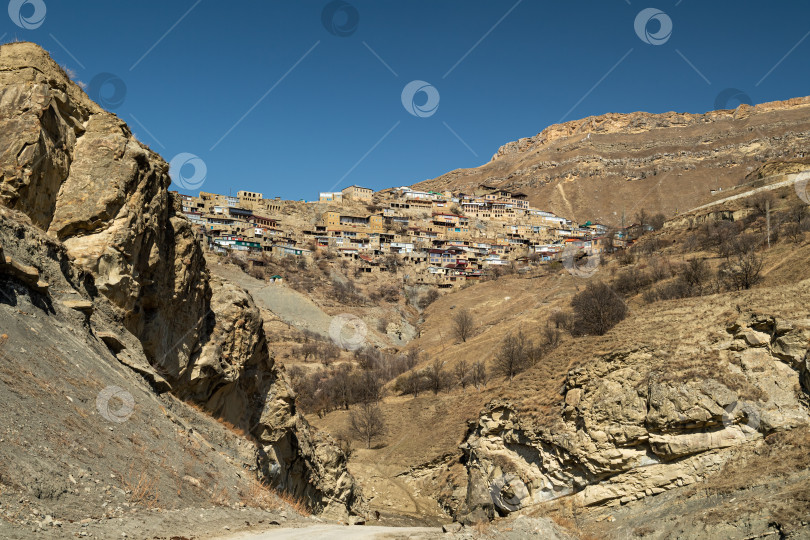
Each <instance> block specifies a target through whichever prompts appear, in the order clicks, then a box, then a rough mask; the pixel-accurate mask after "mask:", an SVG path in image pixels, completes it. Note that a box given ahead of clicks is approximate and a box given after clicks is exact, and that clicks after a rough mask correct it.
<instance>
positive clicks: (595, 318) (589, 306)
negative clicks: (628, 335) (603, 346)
mask: <svg viewBox="0 0 810 540" xmlns="http://www.w3.org/2000/svg"><path fill="white" fill-rule="evenodd" d="M571 307H572V308H573V309H574V331H575V333H576V334H579V335H584V334H593V335H597V336H602V335H604V334H605V333H606V332H607V331H608V330H610V329H611V328H613V327H614V326H616V325H617V324H618V323H619V322H621V321H622V320H624V318H625V317H626V316H627V306H626V305H625V303H624V301H623V300H622V299H621V298H620V297H619V295H618V294H616V292H615V291H614V290H613V289H612V288H611V287H610V286H609V285H607V284H605V283H602V282H601V281H600V282H596V283H589V284H588V285H587V286H586V287H585V290H584V291H582V292H580V293H578V294H577V295H576V296H574V298H573V299H572V300H571Z"/></svg>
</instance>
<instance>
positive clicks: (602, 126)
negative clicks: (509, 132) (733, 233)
mask: <svg viewBox="0 0 810 540" xmlns="http://www.w3.org/2000/svg"><path fill="white" fill-rule="evenodd" d="M809 137H810V99H808V98H796V99H791V100H788V101H781V102H773V103H764V104H761V105H757V106H755V107H750V106H747V105H742V106H740V107H739V108H738V109H736V110H725V111H712V112H708V113H705V114H687V113H675V112H670V113H664V114H649V113H643V112H637V113H632V114H606V115H602V116H592V117H588V118H584V119H582V120H575V121H571V122H566V123H564V124H559V125H553V126H550V127H548V128H546V129H545V130H543V131H542V132H541V133H539V134H538V135H536V136H534V137H528V138H524V139H520V140H518V141H515V142H511V143H509V144H506V145H504V146H502V147H501V148H500V149H498V152H497V153H496V154H495V155H494V156H493V158H492V160H491V161H490V162H489V163H487V164H486V165H483V166H481V167H477V168H474V169H458V170H455V171H452V172H449V173H447V174H444V175H442V176H439V177H438V178H434V179H433V180H427V181H425V182H420V183H418V184H416V187H418V188H420V189H431V190H445V189H457V190H464V191H468V192H472V191H474V190H475V189H477V188H478V187H479V186H480V185H482V184H483V185H487V186H491V187H495V188H498V189H507V190H509V191H512V192H516V191H520V192H524V193H526V194H527V195H528V196H529V200H530V201H531V203H532V205H533V206H535V207H539V208H544V209H546V210H549V211H552V212H555V213H556V214H558V215H561V216H567V217H568V218H570V219H574V220H577V221H579V222H585V221H587V220H591V221H599V222H603V223H608V224H613V225H619V224H621V219H622V212H625V214H626V216H627V217H626V219H627V224H629V223H630V222H632V220H633V219H634V216H635V213H636V212H638V211H639V210H640V209H641V208H644V209H646V210H647V211H648V212H651V213H657V212H663V213H664V214H665V215H667V216H668V217H669V216H673V215H674V214H675V213H676V212H684V211H686V210H689V209H691V208H694V207H697V206H699V205H701V204H703V203H705V202H708V201H709V200H711V199H712V197H713V196H714V193H713V191H716V190H727V189H729V188H732V187H734V186H736V185H738V184H740V183H742V182H744V181H745V179H746V177H747V176H748V175H749V174H751V173H755V172H756V171H757V170H758V169H759V168H760V166H762V165H763V164H765V163H766V162H768V161H770V160H785V159H803V158H805V157H806V155H807V154H806V152H807V146H808V138H809Z"/></svg>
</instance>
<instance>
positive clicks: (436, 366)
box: [427, 358, 445, 394]
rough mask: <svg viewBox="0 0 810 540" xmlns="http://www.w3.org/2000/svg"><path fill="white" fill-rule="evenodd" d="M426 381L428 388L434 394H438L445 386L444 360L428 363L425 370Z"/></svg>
mask: <svg viewBox="0 0 810 540" xmlns="http://www.w3.org/2000/svg"><path fill="white" fill-rule="evenodd" d="M427 380H428V388H430V389H431V390H433V393H434V394H438V393H439V391H441V389H442V388H443V387H444V385H445V373H444V360H440V359H438V358H436V359H434V360H433V362H431V363H430V365H429V366H428V370H427Z"/></svg>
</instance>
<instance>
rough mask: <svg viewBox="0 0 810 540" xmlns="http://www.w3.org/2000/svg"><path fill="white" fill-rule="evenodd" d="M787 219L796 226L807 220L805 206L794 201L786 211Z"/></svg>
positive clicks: (802, 202)
mask: <svg viewBox="0 0 810 540" xmlns="http://www.w3.org/2000/svg"><path fill="white" fill-rule="evenodd" d="M787 218H788V219H789V220H790V221H795V222H796V223H797V224H798V225H801V224H802V222H803V221H804V220H805V219H806V218H807V204H805V203H804V201H801V200H800V201H794V202H793V204H791V205H790V206H789V207H788V209H787Z"/></svg>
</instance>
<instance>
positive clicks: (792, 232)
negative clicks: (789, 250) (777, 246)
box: [782, 221, 804, 244]
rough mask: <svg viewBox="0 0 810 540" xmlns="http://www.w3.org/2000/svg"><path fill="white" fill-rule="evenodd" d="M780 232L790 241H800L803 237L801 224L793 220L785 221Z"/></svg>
mask: <svg viewBox="0 0 810 540" xmlns="http://www.w3.org/2000/svg"><path fill="white" fill-rule="evenodd" d="M782 232H783V233H784V235H785V236H787V237H788V238H789V239H790V241H791V242H793V243H796V244H798V243H799V242H801V240H802V239H803V238H804V233H803V231H802V227H801V225H799V224H798V223H796V222H793V221H791V222H790V223H785V224H784V226H783V227H782Z"/></svg>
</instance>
